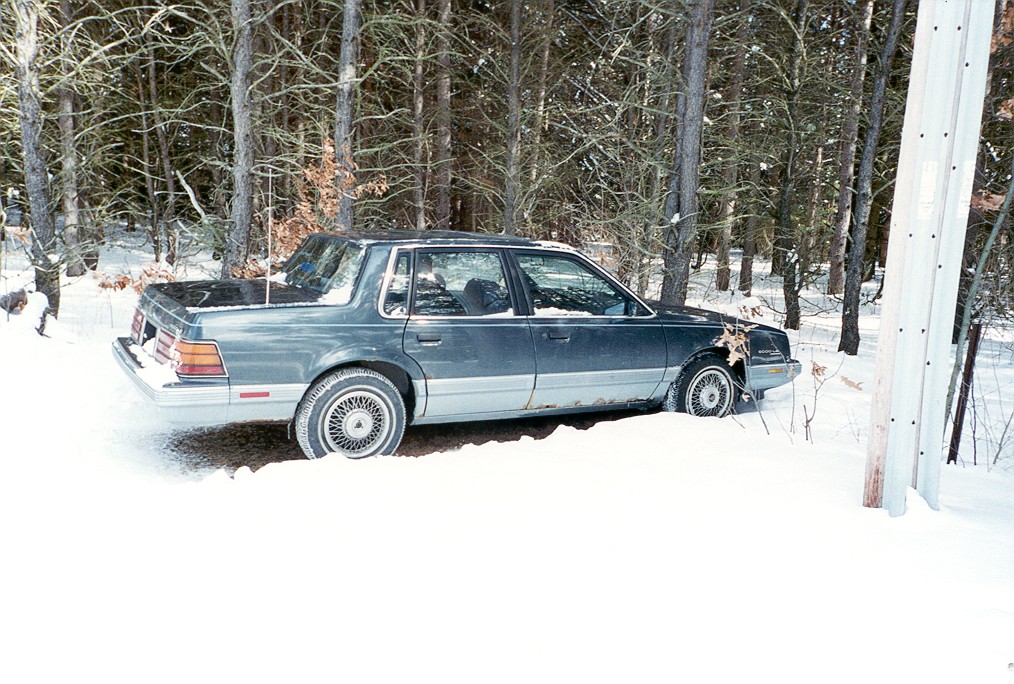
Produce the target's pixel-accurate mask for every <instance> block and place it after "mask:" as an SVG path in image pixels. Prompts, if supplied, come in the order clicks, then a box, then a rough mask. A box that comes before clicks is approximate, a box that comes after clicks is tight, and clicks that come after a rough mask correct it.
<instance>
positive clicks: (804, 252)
mask: <svg viewBox="0 0 1014 684" xmlns="http://www.w3.org/2000/svg"><path fill="white" fill-rule="evenodd" d="M818 126H819V125H818ZM817 132H818V134H819V135H820V139H823V138H824V129H823V126H819V128H818V131H817ZM823 172H824V146H823V145H820V146H819V147H817V158H816V159H815V160H814V162H813V182H812V183H810V193H809V196H808V197H807V198H806V225H805V226H804V228H803V234H802V236H801V239H800V240H799V275H800V277H801V278H802V281H803V282H801V283H800V285H801V286H802V285H805V281H806V276H807V274H809V273H810V269H811V268H812V266H813V261H814V257H815V256H816V254H815V253H816V252H817V251H818V250H817V235H818V233H822V232H823V231H818V230H817V228H816V225H817V211H818V209H819V208H820V191H821V190H822V189H823V187H824V184H823V183H822V182H821V178H822V176H823ZM818 258H819V257H818Z"/></svg>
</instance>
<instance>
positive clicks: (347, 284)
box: [282, 235, 366, 304]
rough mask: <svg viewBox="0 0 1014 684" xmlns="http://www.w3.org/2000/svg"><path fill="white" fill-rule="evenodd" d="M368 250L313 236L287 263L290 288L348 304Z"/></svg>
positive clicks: (349, 243)
mask: <svg viewBox="0 0 1014 684" xmlns="http://www.w3.org/2000/svg"><path fill="white" fill-rule="evenodd" d="M365 253H366V249H365V248H364V247H363V246H362V245H359V244H356V243H355V242H349V241H348V240H342V239H340V238H334V237H328V236H324V235H311V236H310V237H309V238H307V239H306V241H305V242H304V243H303V244H302V245H300V247H299V249H297V250H296V252H295V253H294V254H293V255H292V256H291V257H289V260H288V261H286V262H285V267H284V268H283V269H282V272H283V273H284V274H285V282H286V284H288V285H295V286H297V287H303V288H306V289H309V290H313V291H314V292H319V293H321V294H323V295H325V297H324V299H325V300H326V301H327V302H328V303H329V304H348V303H349V301H350V300H351V299H352V293H353V288H354V287H355V284H356V277H357V276H358V275H359V267H360V266H361V265H362V262H363V255H364V254H365Z"/></svg>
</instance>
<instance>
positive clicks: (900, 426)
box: [864, 0, 993, 515]
mask: <svg viewBox="0 0 1014 684" xmlns="http://www.w3.org/2000/svg"><path fill="white" fill-rule="evenodd" d="M992 23H993V3H992V2H983V1H982V0H922V1H921V2H920V3H919V15H918V23H917V24H916V33H915V51H914V54H913V57H912V74H911V78H910V81H909V90H908V102H907V106H906V109H905V123H904V128H903V129H902V137H901V152H900V157H899V161H898V175H897V180H896V184H895V191H894V206H893V209H892V212H891V224H892V225H891V235H890V238H889V242H888V252H887V268H886V275H885V277H886V279H887V280H886V282H885V284H884V303H883V309H882V314H881V319H880V341H879V345H878V348H877V362H876V371H875V377H874V395H873V406H872V410H871V418H870V442H869V450H868V457H867V464H866V492H865V497H864V504H865V505H866V506H873V507H879V506H883V507H884V508H886V509H888V510H889V511H890V513H891V515H901V514H902V513H904V512H905V495H906V492H907V489H908V487H910V486H911V487H916V488H917V489H918V491H919V493H920V494H921V495H922V496H923V498H925V499H926V501H927V502H928V503H929V505H930V506H932V507H933V508H937V507H938V505H939V491H940V461H941V456H942V453H943V434H944V424H945V421H946V416H945V415H944V398H945V397H944V395H945V393H946V390H947V379H948V377H949V372H948V363H947V361H948V359H949V358H950V337H951V326H952V320H953V316H954V305H955V302H956V300H957V292H958V275H959V273H960V270H961V255H962V249H963V245H964V237H965V227H966V224H967V221H968V205H969V200H970V198H971V191H972V180H973V178H974V174H975V154H976V149H977V147H978V143H979V130H980V127H981V117H982V103H983V98H984V97H985V89H986V69H987V64H988V60H989V44H990V37H991V35H992Z"/></svg>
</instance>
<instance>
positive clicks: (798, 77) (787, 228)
mask: <svg viewBox="0 0 1014 684" xmlns="http://www.w3.org/2000/svg"><path fill="white" fill-rule="evenodd" d="M808 9H809V8H808V0H799V1H798V3H797V4H796V9H795V12H794V13H793V29H794V32H795V45H794V47H793V49H792V56H791V57H790V62H789V92H788V93H787V95H788V97H787V101H788V106H787V114H788V119H789V121H788V126H789V130H788V134H789V137H788V141H787V142H786V145H785V161H784V162H783V164H782V173H781V175H782V190H781V196H780V199H779V212H778V213H779V220H778V231H777V236H776V238H775V250H776V251H777V252H778V253H780V254H781V255H782V259H781V275H782V294H783V295H784V297H785V327H786V328H790V329H792V330H798V329H799V319H800V310H799V290H800V287H801V285H802V283H801V280H802V274H801V273H800V258H799V249H798V244H797V235H796V226H795V222H794V221H793V219H792V205H793V202H794V194H795V185H796V183H795V173H796V159H797V158H798V157H799V147H800V144H801V143H800V140H799V96H800V92H801V90H802V85H803V84H802V68H803V60H804V59H805V50H806V44H805V42H804V39H805V36H806V25H807V21H808V19H807V11H808Z"/></svg>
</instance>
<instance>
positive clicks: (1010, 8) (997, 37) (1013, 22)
mask: <svg viewBox="0 0 1014 684" xmlns="http://www.w3.org/2000/svg"><path fill="white" fill-rule="evenodd" d="M1012 43H1014V3H1011V2H1009V1H1008V2H1007V3H1005V6H1004V8H1003V16H1002V17H1001V18H1000V26H999V27H998V28H997V31H996V33H994V34H993V41H992V44H991V45H990V48H989V51H990V54H992V53H994V52H996V51H997V50H999V49H1000V48H1004V47H1008V46H1009V45H1011V44H1012Z"/></svg>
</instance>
